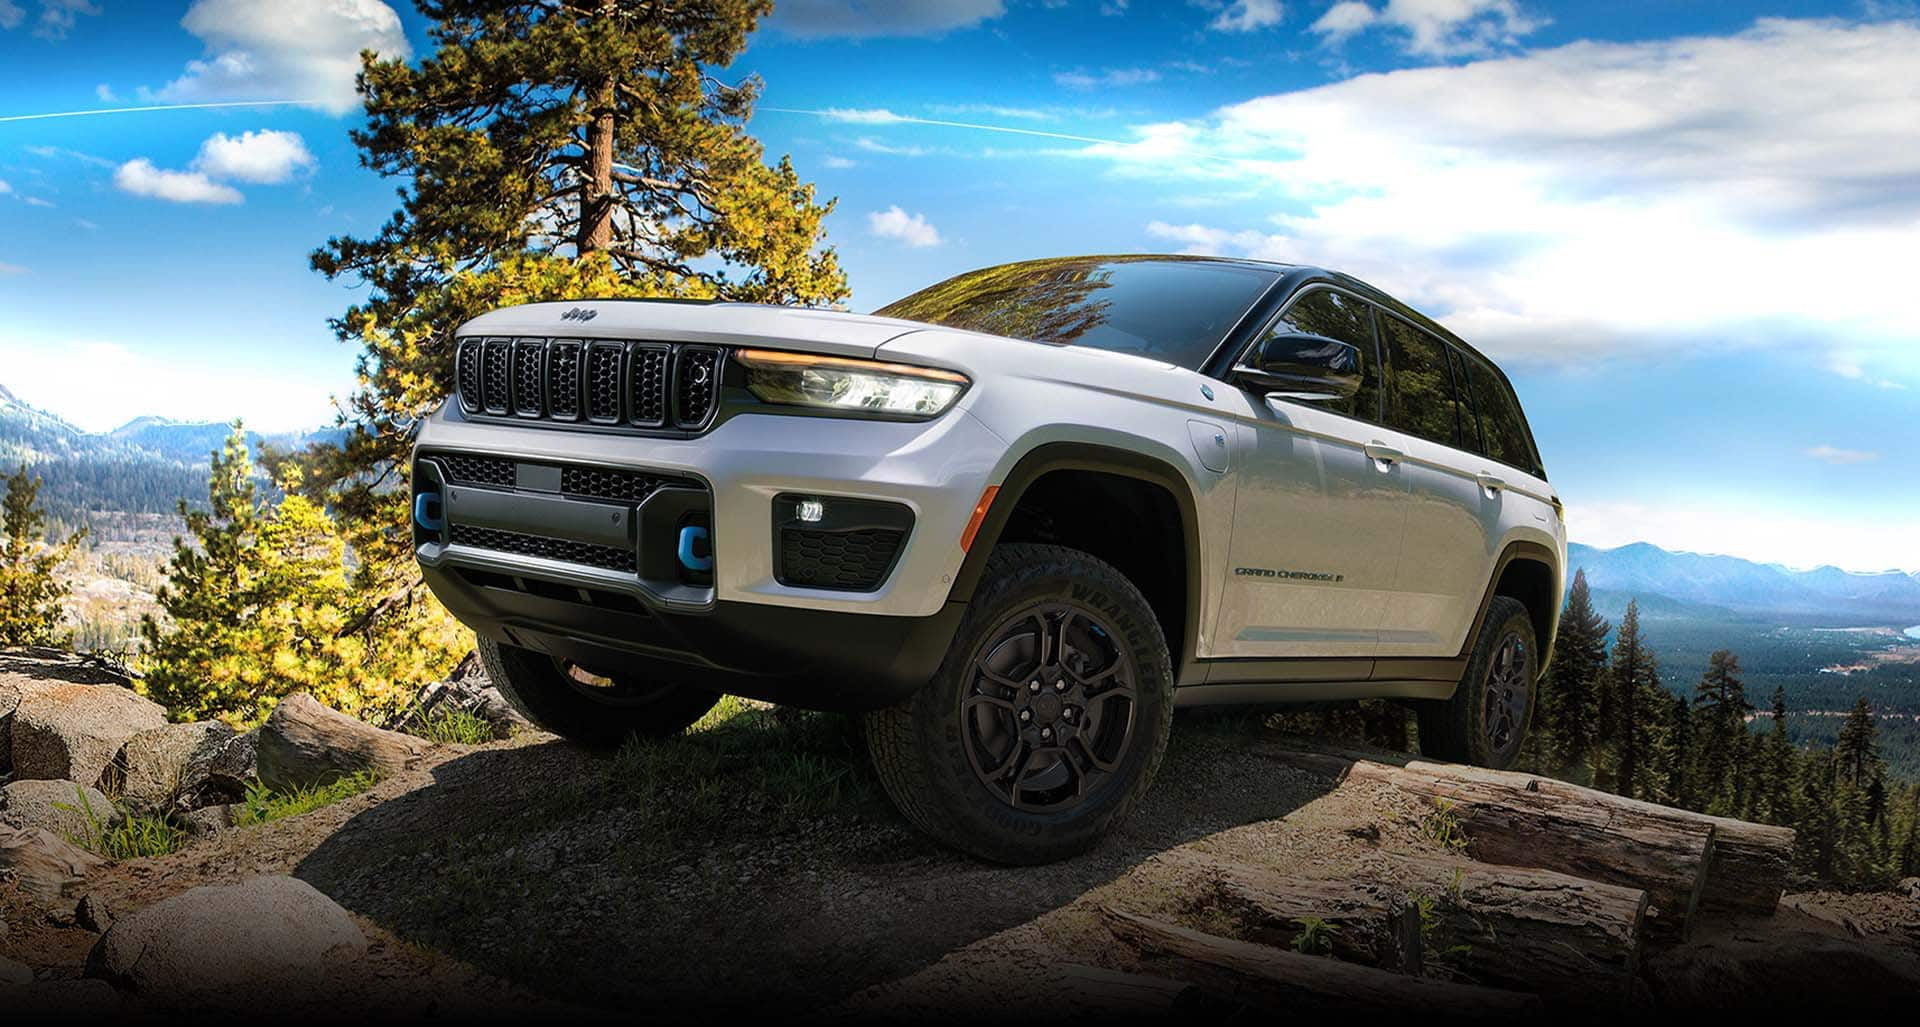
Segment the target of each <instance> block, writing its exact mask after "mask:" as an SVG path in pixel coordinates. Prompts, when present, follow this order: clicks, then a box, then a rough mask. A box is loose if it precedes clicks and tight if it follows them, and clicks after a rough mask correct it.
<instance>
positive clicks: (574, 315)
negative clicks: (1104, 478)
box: [560, 307, 600, 321]
mask: <svg viewBox="0 0 1920 1027" xmlns="http://www.w3.org/2000/svg"><path fill="white" fill-rule="evenodd" d="M599 316H600V312H599V311H597V310H588V309H587V308H585V307H575V308H573V309H572V310H569V311H567V312H566V313H564V314H561V315H560V320H562V321H591V320H593V319H594V318H596V317H599Z"/></svg>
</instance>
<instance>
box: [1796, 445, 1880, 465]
mask: <svg viewBox="0 0 1920 1027" xmlns="http://www.w3.org/2000/svg"><path fill="white" fill-rule="evenodd" d="M1806 452H1807V455H1808V456H1810V457H1812V458H1814V459H1815V460H1819V461H1822V462H1825V463H1829V464H1864V463H1870V462H1872V461H1874V460H1878V459H1880V454H1878V453H1873V452H1869V451H1867V450H1864V449H1841V448H1840V447H1838V446H1829V445H1827V444H1825V443H1822V444H1820V445H1818V446H1815V447H1813V448H1812V449H1809V450H1807V451H1806Z"/></svg>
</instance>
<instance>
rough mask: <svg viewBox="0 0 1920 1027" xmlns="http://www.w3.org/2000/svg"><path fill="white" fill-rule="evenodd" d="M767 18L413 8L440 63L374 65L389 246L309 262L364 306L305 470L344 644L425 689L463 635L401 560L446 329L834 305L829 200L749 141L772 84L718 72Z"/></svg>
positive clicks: (610, 7) (753, 9) (490, 5)
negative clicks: (346, 558)
mask: <svg viewBox="0 0 1920 1027" xmlns="http://www.w3.org/2000/svg"><path fill="white" fill-rule="evenodd" d="M770 8H771V3H770V0H422V2H421V3H420V9H421V11H422V12H423V13H424V14H425V15H426V16H427V17H428V18H429V19H431V20H432V22H433V25H432V27H431V29H430V30H429V34H430V35H431V37H432V39H433V42H434V44H435V48H434V53H433V55H432V56H430V57H427V58H425V59H422V60H418V61H412V62H409V61H407V60H403V59H397V58H396V59H384V60H383V59H380V58H378V57H377V56H374V55H367V56H366V57H365V58H364V59H363V65H362V69H361V74H360V79H359V88H360V92H361V95H362V96H363V97H364V100H365V106H366V113H367V125H366V127H365V128H364V129H362V130H359V131H356V132H354V133H353V140H354V142H355V143H356V144H357V145H358V146H359V147H360V150H361V161H362V163H364V164H365V165H366V166H367V167H369V168H372V169H373V170H374V171H376V172H378V173H379V174H381V175H384V176H389V177H394V178H397V179H399V180H400V181H401V182H402V183H404V184H403V186H402V189H401V194H400V195H401V206H400V209H399V210H398V211H396V212H395V214H394V215H393V217H392V218H391V219H389V220H388V221H387V222H386V223H385V224H384V225H383V226H382V227H381V228H380V230H379V231H378V232H376V233H374V234H372V235H370V236H367V237H364V238H359V237H337V238H334V239H331V240H329V241H328V242H327V244H326V245H325V246H323V247H321V248H320V249H318V250H316V251H315V252H314V253H313V255H312V264H313V267H314V269H315V270H317V271H319V272H320V273H322V274H324V275H326V276H327V277H328V278H329V279H337V280H343V281H346V282H349V283H351V284H354V285H356V286H360V287H364V288H365V289H366V290H367V299H366V300H365V301H364V302H362V303H360V304H358V305H356V306H354V307H352V308H350V309H349V310H347V311H346V313H345V314H344V315H342V316H341V317H340V318H339V319H337V320H336V321H335V322H334V328H335V331H336V332H337V333H338V335H339V336H340V338H341V339H342V340H343V341H346V342H350V343H353V344H356V345H357V346H359V347H360V349H361V355H360V359H359V370H360V374H361V379H362V382H363V386H362V388H361V389H360V391H359V392H358V393H357V394H356V395H355V396H354V397H353V398H352V400H351V402H350V404H349V408H348V411H347V414H346V415H345V418H346V420H347V421H348V422H349V424H350V427H351V430H350V432H349V434H348V436H347V438H346V440H345V441H344V443H342V444H341V445H340V446H337V447H332V446H329V447H319V448H316V449H314V450H312V451H309V452H308V453H306V454H303V455H302V456H301V458H300V462H301V465H302V467H303V470H304V472H305V475H304V477H305V480H306V482H307V483H308V489H309V492H310V494H311V495H312V496H314V497H316V498H321V499H323V500H324V502H325V503H326V506H327V508H328V509H329V510H330V511H331V512H333V513H334V514H335V516H336V517H337V518H338V520H339V521H340V523H341V526H342V530H343V532H344V534H345V536H346V539H347V542H348V544H349V546H350V547H351V551H352V553H353V556H354V559H355V561H356V572H355V576H354V580H353V582H352V585H353V587H352V609H351V610H350V612H349V617H348V619H347V621H346V623H345V624H344V625H343V630H344V631H347V632H349V633H351V634H353V635H355V636H356V637H357V638H358V639H359V641H360V642H361V644H362V645H364V646H366V647H367V649H368V650H369V651H370V652H372V653H375V654H377V655H379V656H380V657H381V658H383V659H386V660H388V661H390V662H398V661H400V660H402V659H405V658H408V657H411V658H413V659H415V660H416V661H418V662H419V665H420V667H421V672H422V673H423V674H427V675H431V674H432V673H435V672H437V671H438V670H444V669H445V667H446V666H448V665H450V663H451V660H452V659H453V658H454V657H455V656H456V655H457V654H456V653H454V652H451V651H438V650H436V649H435V648H434V646H433V643H434V642H435V640H439V639H446V640H450V641H449V644H452V642H451V640H456V639H458V638H459V637H461V636H460V634H459V633H458V632H457V630H456V629H455V628H454V626H453V625H452V624H451V622H450V621H449V620H448V619H447V617H446V615H445V614H444V612H443V611H440V610H439V608H438V606H437V605H436V604H434V603H433V602H432V599H431V597H430V596H429V595H428V594H427V593H426V590H425V588H424V586H423V584H422V582H421V580H420V576H419V574H418V573H417V570H416V569H415V568H414V566H413V563H412V547H411V537H410V532H409V530H408V523H409V522H408V511H407V509H406V502H407V494H406V490H405V489H399V488H394V487H393V485H394V484H395V482H396V481H397V480H398V479H399V478H401V477H402V476H404V474H405V473H406V470H405V468H406V457H407V450H408V448H409V446H410V445H411V443H412V437H413V436H412V429H413V426H414V424H415V423H416V421H418V419H419V418H421V417H422V416H424V415H426V414H427V413H429V412H430V411H432V410H433V409H434V407H436V406H437V405H438V404H439V403H440V401H441V400H442V399H443V398H444V397H445V396H446V395H447V393H448V391H449V382H450V380H451V377H452V364H453V348H452V333H453V329H454V328H455V327H457V326H458V325H459V324H461V323H462V322H464V321H466V320H467V319H469V318H471V317H473V316H475V315H477V314H479V313H481V312H483V311H485V310H488V309H492V308H494V307H498V306H503V305H507V304H514V303H525V302H531V301H535V300H548V299H584V298H594V297H648V296H658V297H691V298H714V297H717V298H722V299H729V300H744V301H751V302H767V303H800V304H828V303H834V302H837V301H839V300H841V299H844V298H845V297H846V295H847V285H846V277H845V275H844V274H843V273H842V272H841V270H840V267H839V264H838V260H837V257H836V256H835V254H834V252H833V251H832V250H831V249H830V248H823V247H821V245H820V243H821V241H822V239H823V229H822V222H823V219H824V218H825V217H826V215H827V214H828V212H829V211H830V210H831V209H832V204H831V203H826V204H822V203H818V202H816V201H815V197H814V189H813V186H811V185H809V184H806V183H804V182H802V181H801V180H800V178H799V176H798V175H797V174H796V173H795V171H794V168H793V166H792V164H791V162H790V161H788V160H786V159H784V158H783V159H781V160H780V161H779V162H778V163H777V164H773V165H769V164H768V163H767V162H766V160H765V154H764V152H763V150H762V148H761V146H760V144H759V142H757V141H756V140H755V139H754V138H753V137H752V136H750V135H748V134H747V131H746V123H747V120H748V118H749V117H750V116H751V114H752V111H753V105H754V102H755V100H756V99H757V97H758V95H759V92H760V83H759V81H758V80H757V79H755V78H753V77H746V78H743V79H741V80H739V81H737V82H734V83H731V84H729V83H727V82H725V81H723V80H722V78H721V71H722V69H724V67H725V66H726V65H727V64H729V63H730V62H731V61H732V60H733V58H734V57H735V56H736V55H737V54H739V53H740V51H741V50H742V49H743V48H744V47H745V45H746V40H747V37H748V35H749V34H750V33H751V32H752V31H753V29H754V27H755V26H756V25H757V24H758V21H759V19H760V18H761V17H762V16H764V15H765V14H766V13H767V11H768V10H769V9H770Z"/></svg>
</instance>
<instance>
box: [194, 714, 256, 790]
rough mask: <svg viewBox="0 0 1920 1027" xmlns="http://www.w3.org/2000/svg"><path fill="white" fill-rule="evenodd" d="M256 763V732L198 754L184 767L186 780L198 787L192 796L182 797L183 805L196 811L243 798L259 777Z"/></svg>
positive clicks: (241, 735) (235, 736) (238, 735)
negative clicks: (184, 803)
mask: <svg viewBox="0 0 1920 1027" xmlns="http://www.w3.org/2000/svg"><path fill="white" fill-rule="evenodd" d="M202 756H204V757H205V759H204V762H203V761H202ZM259 760H260V729H259V728H254V729H253V730H252V731H247V732H243V733H241V734H237V735H234V736H233V737H232V738H229V739H227V740H226V741H225V742H222V743H221V744H220V747H219V748H217V749H214V750H212V751H210V752H209V751H207V750H204V749H203V750H201V752H200V753H198V754H196V755H195V756H194V761H193V763H192V764H190V765H189V766H188V767H187V777H188V778H190V779H192V780H193V781H195V782H198V784H197V787H196V789H195V790H194V791H193V792H192V793H190V794H188V795H185V796H183V799H185V800H186V805H188V806H192V807H194V808H198V807H201V806H215V805H223V804H226V803H230V802H239V801H240V800H241V799H244V798H246V796H247V785H249V784H251V783H252V782H253V780H254V778H256V777H259V776H260V770H259Z"/></svg>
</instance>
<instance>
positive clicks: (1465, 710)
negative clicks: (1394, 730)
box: [1417, 596, 1540, 770]
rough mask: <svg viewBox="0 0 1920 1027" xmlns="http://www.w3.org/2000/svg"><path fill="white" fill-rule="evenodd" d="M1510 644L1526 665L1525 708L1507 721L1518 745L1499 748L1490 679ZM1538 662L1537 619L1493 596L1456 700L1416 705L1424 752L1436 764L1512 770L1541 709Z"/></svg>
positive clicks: (1505, 598)
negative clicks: (1514, 643) (1502, 649)
mask: <svg viewBox="0 0 1920 1027" xmlns="http://www.w3.org/2000/svg"><path fill="white" fill-rule="evenodd" d="M1509 639H1513V640H1515V641H1517V642H1518V644H1519V645H1520V647H1521V649H1520V653H1519V656H1520V658H1521V660H1522V661H1523V664H1522V666H1521V667H1520V668H1519V684H1520V685H1521V686H1522V687H1524V690H1525V692H1524V695H1525V709H1524V711H1523V712H1522V713H1521V714H1520V716H1518V717H1517V718H1512V717H1510V718H1509V719H1510V722H1511V726H1512V731H1513V735H1514V740H1513V741H1512V742H1511V743H1510V744H1507V745H1502V746H1496V745H1495V744H1494V742H1493V736H1492V735H1491V734H1490V732H1489V727H1488V724H1489V718H1488V708H1489V705H1490V704H1491V702H1492V701H1493V700H1494V697H1493V696H1492V695H1491V691H1492V690H1491V689H1490V688H1489V675H1490V674H1491V673H1493V670H1494V660H1495V657H1496V656H1498V655H1499V652H1500V647H1501V646H1502V644H1504V643H1505V642H1507V641H1508V640H1509ZM1539 659H1540V654H1539V649H1538V646H1537V644H1536V639H1535V637H1534V630H1533V618H1532V617H1531V616H1529V615H1528V613H1527V608H1526V607H1525V606H1523V605H1521V603H1520V601H1519V600H1517V599H1513V598H1511V597H1508V596H1494V597H1493V602H1492V603H1491V604H1489V605H1488V607H1487V616H1486V619H1485V620H1484V621H1483V622H1482V623H1481V625H1480V634H1479V637H1478V638H1476V639H1474V644H1473V654H1472V656H1470V657H1469V658H1468V660H1467V671H1466V673H1465V674H1464V675H1463V676H1462V677H1461V678H1460V685H1459V687H1457V688H1455V689H1454V690H1453V698H1451V699H1446V700H1440V701H1433V702H1423V703H1419V704H1417V709H1418V711H1419V722H1420V751H1421V752H1422V753H1424V754H1426V755H1428V756H1432V757H1434V758H1436V759H1443V760H1448V761H1451V762H1454V763H1470V764H1473V765H1474V766H1477V767H1490V768H1492V769H1494V770H1505V769H1507V768H1508V767H1510V766H1512V765H1513V762H1514V760H1515V759H1516V758H1518V757H1519V755H1520V749H1521V747H1522V746H1523V745H1524V744H1525V741H1526V734H1527V727H1528V725H1529V724H1530V723H1531V722H1532V720H1533V713H1534V710H1535V709H1536V708H1537V707H1538V706H1539V684H1538V681H1537V679H1538V677H1539V669H1540V665H1539ZM1496 719H1497V718H1496Z"/></svg>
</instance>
